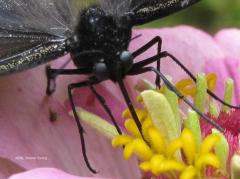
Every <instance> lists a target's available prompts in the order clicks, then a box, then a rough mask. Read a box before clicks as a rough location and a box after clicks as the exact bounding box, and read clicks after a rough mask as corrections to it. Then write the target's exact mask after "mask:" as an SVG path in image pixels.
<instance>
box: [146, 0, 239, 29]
mask: <svg viewBox="0 0 240 179" xmlns="http://www.w3.org/2000/svg"><path fill="white" fill-rule="evenodd" d="M177 24H189V25H192V26H195V27H198V28H201V29H204V30H205V31H208V32H210V33H214V32H216V31H217V30H219V29H221V28H226V27H239V28H240V0H202V2H200V3H198V4H196V5H194V6H192V7H190V8H187V9H186V10H183V11H181V12H179V13H176V14H174V15H171V16H169V17H166V18H163V19H160V20H157V21H154V22H151V23H149V24H146V25H145V26H144V27H164V26H175V25H177Z"/></svg>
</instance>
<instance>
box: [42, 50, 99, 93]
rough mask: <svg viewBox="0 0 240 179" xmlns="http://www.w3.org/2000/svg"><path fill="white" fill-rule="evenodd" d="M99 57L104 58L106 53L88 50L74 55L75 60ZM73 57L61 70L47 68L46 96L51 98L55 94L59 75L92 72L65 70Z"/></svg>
mask: <svg viewBox="0 0 240 179" xmlns="http://www.w3.org/2000/svg"><path fill="white" fill-rule="evenodd" d="M89 54H91V55H92V56H93V55H97V56H99V57H104V53H103V52H102V51H100V50H86V51H82V52H79V53H76V54H74V57H73V59H79V58H81V57H83V56H84V55H89ZM71 60H72V59H71V57H70V58H69V59H68V60H67V61H66V62H65V63H64V64H63V65H62V66H61V67H60V68H59V69H52V68H51V67H50V66H47V67H46V76H47V89H46V94H47V95H48V96H50V95H51V94H52V93H54V91H55V88H56V82H55V81H56V77H57V76H58V75H77V74H89V73H91V72H92V70H91V69H86V68H82V69H79V68H78V69H64V68H65V67H66V66H67V65H68V63H69V62H71Z"/></svg>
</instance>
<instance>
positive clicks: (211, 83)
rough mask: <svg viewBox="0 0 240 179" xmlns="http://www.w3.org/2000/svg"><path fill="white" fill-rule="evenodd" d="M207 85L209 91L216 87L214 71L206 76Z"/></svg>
mask: <svg viewBox="0 0 240 179" xmlns="http://www.w3.org/2000/svg"><path fill="white" fill-rule="evenodd" d="M206 80H207V86H208V89H209V90H210V91H212V92H213V91H214V90H215V88H216V82H217V75H216V74H215V73H210V74H208V75H207V77H206Z"/></svg>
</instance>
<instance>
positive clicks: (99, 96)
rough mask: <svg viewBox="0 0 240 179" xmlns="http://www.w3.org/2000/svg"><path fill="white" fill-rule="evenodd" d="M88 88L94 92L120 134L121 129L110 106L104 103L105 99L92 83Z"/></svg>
mask: <svg viewBox="0 0 240 179" xmlns="http://www.w3.org/2000/svg"><path fill="white" fill-rule="evenodd" d="M90 89H91V91H92V92H93V93H94V94H95V96H96V97H97V99H98V101H99V102H100V104H101V105H102V107H103V108H104V110H105V111H106V112H107V114H108V116H109V117H110V119H111V121H112V123H113V125H114V126H115V128H116V130H117V131H118V133H119V134H122V131H121V129H120V127H119V126H118V124H117V121H116V120H115V118H114V116H113V114H112V112H111V110H110V108H109V107H108V105H107V104H106V100H105V99H104V97H103V96H101V95H100V94H99V93H98V92H97V91H96V89H95V88H94V87H93V86H92V85H90Z"/></svg>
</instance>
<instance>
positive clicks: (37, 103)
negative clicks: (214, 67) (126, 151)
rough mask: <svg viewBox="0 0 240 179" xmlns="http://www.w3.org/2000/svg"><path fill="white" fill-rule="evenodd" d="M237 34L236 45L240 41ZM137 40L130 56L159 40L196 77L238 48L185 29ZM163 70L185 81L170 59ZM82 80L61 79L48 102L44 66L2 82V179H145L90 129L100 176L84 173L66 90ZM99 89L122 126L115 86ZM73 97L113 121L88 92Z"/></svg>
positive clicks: (89, 146) (133, 164)
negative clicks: (79, 178)
mask: <svg viewBox="0 0 240 179" xmlns="http://www.w3.org/2000/svg"><path fill="white" fill-rule="evenodd" d="M226 32H227V31H226ZM238 32H239V31H238ZM238 32H237V33H236V35H235V39H236V38H237V37H240V32H239V33H238ZM138 34H142V36H141V37H140V38H138V39H136V40H134V41H132V43H131V45H130V51H134V50H135V49H137V48H139V47H140V46H141V45H143V44H145V43H146V42H148V41H149V40H151V39H152V38H153V37H155V36H157V35H159V36H161V37H162V39H163V48H162V49H163V50H167V51H169V52H170V53H171V54H173V55H174V56H176V57H177V58H178V59H179V60H181V62H182V63H184V64H185V65H186V66H187V67H188V68H189V69H190V70H191V71H192V72H193V73H196V72H200V71H203V69H204V67H205V66H208V65H209V63H208V61H209V60H211V59H215V60H217V61H215V62H221V61H222V60H223V59H224V58H227V57H229V54H233V53H232V52H231V50H232V49H234V48H235V47H236V46H234V45H233V47H232V48H230V47H229V46H227V47H228V48H227V47H224V43H221V42H220V40H219V39H224V38H225V35H223V36H224V37H222V36H221V34H220V35H218V36H217V37H214V38H213V37H211V36H210V35H208V34H206V33H204V32H202V31H200V30H197V29H194V28H191V27H186V26H180V27H175V28H163V29H148V30H146V29H145V30H135V31H134V32H133V36H135V35H138ZM220 37H221V38H220ZM226 38H229V37H226ZM216 39H218V40H216ZM231 45H232V44H231ZM236 45H237V44H236ZM153 54H156V50H155V49H154V48H152V49H151V50H149V51H147V52H146V53H144V54H143V55H141V57H139V58H138V60H141V59H144V58H146V57H149V56H151V55H153ZM233 57H234V58H235V59H238V58H239V59H240V56H238V54H237V51H236V53H234V56H232V57H231V59H232V58H233ZM64 59H66V58H62V59H61V60H58V61H56V62H54V66H60V64H61V63H63V61H64ZM162 70H163V72H164V74H169V75H171V76H172V77H173V79H174V81H177V80H179V79H182V78H184V77H186V75H185V74H184V73H183V72H182V70H181V69H180V68H179V67H178V66H176V65H174V64H173V63H172V62H170V60H167V59H163V60H162ZM154 77H155V76H154V75H153V74H148V75H145V76H144V78H149V79H153V78H154ZM139 78H140V76H136V77H131V78H127V79H126V83H127V84H128V89H129V93H130V95H131V97H132V99H134V96H135V95H136V94H135V92H134V90H133V88H132V84H135V83H136V81H137V80H138V79H139ZM81 79H83V77H66V78H64V77H60V78H59V79H58V81H57V91H56V93H55V94H54V95H53V97H52V98H49V99H46V98H45V88H46V77H45V75H44V66H41V67H38V68H35V69H33V70H29V71H26V72H23V73H21V74H14V75H11V76H6V77H1V78H0V81H1V82H0V95H1V101H0V125H1V130H0V141H1V142H0V166H1V167H0V178H7V177H9V176H10V175H12V174H15V173H19V172H24V171H28V170H30V171H28V172H27V173H21V174H19V175H16V176H13V177H12V178H11V179H15V178H14V177H16V179H21V178H27V177H31V176H32V178H37V177H35V176H39V175H40V177H41V178H44V177H45V178H49V176H53V175H52V173H53V172H54V173H55V174H56V175H58V178H61V176H65V175H66V174H64V173H62V172H61V171H59V170H54V169H53V170H52V169H44V170H42V169H36V170H32V169H34V168H40V167H49V168H52V167H53V168H58V169H60V170H63V171H65V172H67V173H70V174H72V175H78V176H89V177H90V176H94V177H108V178H109V177H111V178H122V179H127V178H140V172H139V170H138V169H137V161H136V160H131V161H130V162H126V161H124V160H123V159H122V156H121V150H118V151H116V149H113V148H112V147H111V144H110V143H111V142H110V141H109V140H107V139H105V138H104V137H103V136H101V135H99V133H97V132H96V131H94V130H93V129H91V128H90V127H88V126H85V130H86V131H87V134H86V135H85V136H86V141H87V153H88V156H89V159H90V161H91V163H92V165H93V166H94V167H95V168H96V169H97V170H98V171H99V173H98V174H97V175H93V174H92V173H90V172H89V171H88V169H87V168H86V167H85V164H84V161H83V159H82V155H81V147H80V141H79V135H78V132H77V128H76V125H75V122H74V121H73V119H72V117H70V116H69V115H68V113H69V110H70V108H69V105H68V98H67V84H69V83H71V82H74V81H75V82H76V81H80V80H81ZM236 84H238V82H236ZM97 89H98V90H99V92H100V93H101V94H102V95H103V96H104V97H105V98H106V101H107V103H109V106H110V107H111V109H112V111H113V113H114V114H115V116H117V117H116V118H117V120H118V121H119V123H120V124H122V120H121V117H120V114H121V112H122V111H123V109H125V108H126V106H125V103H124V102H123V99H122V97H121V94H120V92H119V90H118V87H117V86H115V85H113V84H111V82H106V83H103V84H102V85H99V86H98V87H97ZM74 96H75V97H74V99H75V100H76V104H77V105H78V106H81V107H83V108H85V109H86V110H90V111H91V112H93V113H95V114H98V115H100V116H102V117H103V118H106V119H107V118H108V117H107V115H105V113H104V111H103V109H102V108H100V107H99V104H98V102H97V101H96V100H95V99H94V98H93V97H92V96H91V94H89V90H88V89H86V90H79V91H76V92H75V94H74ZM49 111H52V112H57V120H56V121H54V122H50V120H49ZM39 173H40V174H39ZM55 174H54V175H55ZM41 175H42V176H41ZM72 177H73V178H74V176H72ZM62 178H64V177H62ZM69 178H70V176H69ZM75 178H76V177H75Z"/></svg>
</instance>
